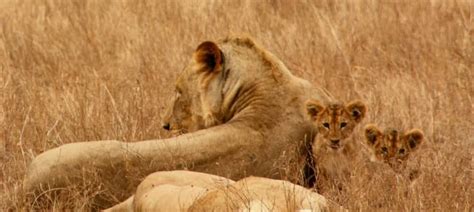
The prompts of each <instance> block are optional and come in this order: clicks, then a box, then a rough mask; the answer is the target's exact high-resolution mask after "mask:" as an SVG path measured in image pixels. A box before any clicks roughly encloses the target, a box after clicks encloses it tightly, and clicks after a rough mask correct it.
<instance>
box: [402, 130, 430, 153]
mask: <svg viewBox="0 0 474 212" xmlns="http://www.w3.org/2000/svg"><path fill="white" fill-rule="evenodd" d="M404 137H405V141H406V142H407V144H408V147H409V148H410V150H411V151H414V150H416V149H418V147H419V146H420V144H422V143H423V140H424V137H425V136H424V135H423V132H422V131H421V130H419V129H413V130H410V131H409V132H407V133H406V134H405V136H404Z"/></svg>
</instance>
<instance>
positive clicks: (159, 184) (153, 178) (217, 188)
mask: <svg viewBox="0 0 474 212" xmlns="http://www.w3.org/2000/svg"><path fill="white" fill-rule="evenodd" d="M331 206H333V205H331ZM333 207H336V208H339V207H337V206H335V205H334V206H333ZM336 208H334V209H336ZM326 209H328V203H327V200H326V199H325V198H324V197H323V196H321V195H319V194H318V193H315V192H311V191H310V190H308V189H306V188H303V187H301V186H298V185H295V184H292V183H290V182H287V181H282V180H272V179H268V178H262V177H247V178H244V179H242V180H239V181H238V182H234V181H232V180H229V179H225V178H223V177H219V176H215V175H211V174H205V173H198V172H191V171H170V172H156V173H153V174H151V175H149V176H148V177H146V178H145V180H143V182H142V183H140V185H139V186H138V188H137V191H136V193H135V196H133V197H131V198H129V199H127V200H126V201H125V202H123V203H120V204H118V205H116V206H114V207H112V208H109V209H107V210H105V211H107V212H113V211H298V210H311V211H323V210H326Z"/></svg>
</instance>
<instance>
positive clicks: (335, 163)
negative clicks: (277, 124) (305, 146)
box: [306, 100, 367, 190]
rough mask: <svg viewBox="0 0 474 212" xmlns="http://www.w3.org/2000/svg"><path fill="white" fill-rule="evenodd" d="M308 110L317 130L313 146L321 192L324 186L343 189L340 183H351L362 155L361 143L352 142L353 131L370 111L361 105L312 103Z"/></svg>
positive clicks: (307, 105) (308, 102)
mask: <svg viewBox="0 0 474 212" xmlns="http://www.w3.org/2000/svg"><path fill="white" fill-rule="evenodd" d="M306 110H307V113H308V115H309V116H310V117H311V120H312V121H313V124H314V126H315V127H316V129H317V134H316V137H315V138H314V143H313V146H312V152H313V159H314V164H315V168H316V175H317V176H316V177H317V178H316V187H317V189H318V190H321V189H322V186H324V187H325V186H327V185H329V186H336V187H337V188H339V189H341V186H340V183H342V182H345V181H347V180H348V176H349V171H350V169H351V165H352V162H353V161H354V159H355V157H356V153H357V152H358V148H357V147H356V146H357V143H356V141H355V140H354V139H352V135H353V131H354V128H355V127H356V126H357V125H358V124H359V123H360V122H361V121H362V119H363V118H364V117H365V114H366V112H367V107H366V105H365V104H364V103H363V102H361V101H353V102H350V103H349V104H347V105H343V104H341V103H329V104H327V105H323V104H321V103H320V102H318V101H315V100H308V101H307V102H306ZM327 183H329V184H327Z"/></svg>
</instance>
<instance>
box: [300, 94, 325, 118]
mask: <svg viewBox="0 0 474 212" xmlns="http://www.w3.org/2000/svg"><path fill="white" fill-rule="evenodd" d="M305 105H306V112H307V113H308V115H309V117H311V120H316V119H317V118H318V116H319V115H320V114H321V112H322V111H323V109H324V106H323V105H322V104H321V103H319V102H318V101H316V100H312V99H310V100H308V101H306V104H305Z"/></svg>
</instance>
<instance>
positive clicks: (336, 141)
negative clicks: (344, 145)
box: [331, 139, 339, 145]
mask: <svg viewBox="0 0 474 212" xmlns="http://www.w3.org/2000/svg"><path fill="white" fill-rule="evenodd" d="M331 144H333V145H338V144H339V139H338V140H331Z"/></svg>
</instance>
